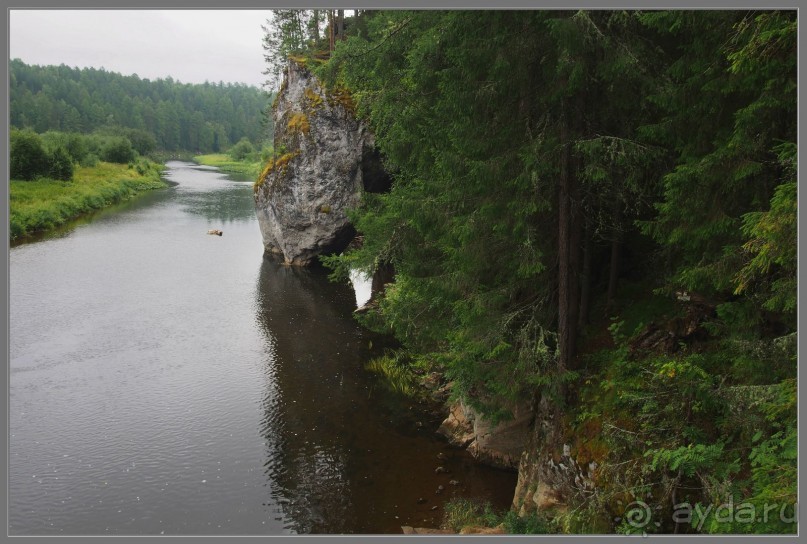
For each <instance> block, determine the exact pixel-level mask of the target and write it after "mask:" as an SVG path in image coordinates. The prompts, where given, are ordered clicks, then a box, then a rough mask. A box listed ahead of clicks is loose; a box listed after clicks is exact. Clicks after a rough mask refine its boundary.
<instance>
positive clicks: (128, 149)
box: [101, 136, 135, 164]
mask: <svg viewBox="0 0 807 544" xmlns="http://www.w3.org/2000/svg"><path fill="white" fill-rule="evenodd" d="M134 159H135V150H134V148H133V147H132V142H130V141H129V139H128V138H124V137H123V136H112V137H110V138H108V139H107V140H106V142H105V143H104V145H103V147H102V148H101V160H104V161H106V162H115V163H118V164H126V163H129V162H132V161H133V160H134Z"/></svg>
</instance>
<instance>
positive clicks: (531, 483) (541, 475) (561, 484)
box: [513, 401, 597, 516]
mask: <svg viewBox="0 0 807 544" xmlns="http://www.w3.org/2000/svg"><path fill="white" fill-rule="evenodd" d="M538 404H539V406H538V407H537V408H536V419H535V422H534V424H533V428H532V432H531V433H530V436H529V440H528V442H527V444H526V448H525V449H524V452H523V454H522V455H521V459H520V460H519V464H518V483H517V484H516V490H515V493H514V496H513V509H514V510H515V511H516V512H518V514H519V515H522V516H523V515H525V514H529V513H533V512H539V511H547V510H553V509H554V510H561V511H562V510H564V509H566V507H567V506H568V505H569V503H570V502H572V501H573V500H575V499H578V500H580V499H583V500H584V499H585V498H587V497H590V496H591V495H592V494H593V493H594V492H595V488H596V486H595V483H594V482H595V474H596V471H597V464H596V463H595V462H581V461H580V459H578V458H577V456H576V453H575V452H574V451H573V450H572V447H571V446H570V445H569V444H566V443H564V438H563V436H562V435H563V432H562V429H561V422H560V421H559V418H557V417H556V414H554V411H553V410H552V409H551V408H550V407H549V406H548V403H547V402H545V401H544V402H539V403H538Z"/></svg>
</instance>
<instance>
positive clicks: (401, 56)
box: [265, 10, 797, 533]
mask: <svg viewBox="0 0 807 544" xmlns="http://www.w3.org/2000/svg"><path fill="white" fill-rule="evenodd" d="M314 15H315V14H314V12H312V11H309V12H299V11H295V10H275V18H274V21H276V24H275V26H274V27H273V28H272V29H269V30H268V31H267V38H266V40H265V44H266V46H267V47H269V48H270V49H272V50H270V51H269V52H268V53H267V55H266V60H267V64H268V71H270V72H271V71H273V70H276V69H277V62H278V61H277V59H278V58H280V57H282V58H288V57H292V59H293V60H292V62H298V63H301V64H304V65H306V66H307V67H308V68H309V69H311V70H313V71H314V72H315V73H316V74H317V75H318V76H319V77H320V79H321V81H322V82H323V85H325V86H326V87H327V88H330V89H338V88H343V89H347V90H349V91H350V93H352V96H353V98H354V100H355V103H356V107H357V111H358V113H359V115H360V116H362V117H363V118H364V119H366V120H367V122H368V123H369V125H370V127H371V129H372V130H373V132H374V134H375V136H376V142H377V145H378V146H379V148H380V150H381V151H382V153H383V156H384V157H385V160H386V164H387V167H388V171H390V172H391V173H393V175H394V183H393V186H392V190H391V191H390V192H389V193H388V194H366V195H365V196H364V200H363V204H362V206H361V207H360V208H359V209H357V210H355V211H354V212H353V215H352V218H353V221H354V224H355V226H356V228H357V230H358V231H359V232H360V233H361V234H362V235H363V240H364V243H363V245H362V246H361V247H358V248H353V249H351V250H350V251H348V252H346V253H345V254H343V255H339V256H334V257H331V258H327V259H326V263H327V264H328V265H329V266H331V267H334V268H335V269H336V271H337V273H339V272H341V273H343V274H345V275H346V274H347V273H348V271H350V270H353V269H356V268H359V269H361V270H363V271H365V272H373V271H374V270H376V269H378V268H379V267H387V268H389V269H392V270H394V272H395V281H394V283H392V284H389V285H388V286H387V287H386V290H385V291H384V295H383V297H380V298H379V300H378V301H377V307H376V309H375V310H374V311H370V312H368V313H366V314H365V317H364V318H363V319H364V320H365V322H366V323H368V324H370V325H371V326H373V327H375V328H379V329H381V330H386V331H389V332H391V333H393V334H394V335H395V336H396V337H397V338H398V339H399V340H400V341H401V343H402V346H403V348H402V349H401V350H399V351H397V352H396V353H394V354H390V356H388V357H387V358H386V359H384V361H382V363H383V365H386V367H388V368H387V371H386V373H387V374H388V375H390V376H398V377H399V378H397V379H400V380H403V379H404V378H400V377H401V376H406V375H407V373H410V374H409V375H411V376H412V379H416V376H417V375H418V373H422V370H423V369H424V368H437V369H440V370H442V371H443V372H445V375H446V377H447V379H448V380H450V381H451V383H452V384H453V395H454V396H455V397H456V398H459V399H462V400H463V401H464V402H467V403H469V404H471V405H473V406H474V407H476V408H477V409H479V410H481V411H482V412H483V413H485V414H487V415H488V416H489V417H491V418H494V419H496V418H497V417H506V416H507V413H508V412H509V410H511V409H512V407H513V406H515V405H518V404H521V403H528V404H533V405H535V406H545V407H547V408H544V410H549V412H548V413H546V412H545V413H542V414H539V415H538V416H537V417H540V418H546V419H545V420H546V421H553V422H554V423H553V425H557V426H560V429H559V430H557V432H558V433H562V434H563V436H565V438H564V440H568V443H569V444H570V445H571V446H572V451H573V452H575V455H576V456H577V459H578V461H579V462H580V463H581V464H584V463H588V462H594V463H596V465H597V467H598V468H597V470H596V474H595V476H594V478H595V480H596V482H597V488H596V490H587V489H579V490H577V491H576V492H574V493H575V494H574V495H573V496H570V497H567V499H568V504H567V507H568V508H566V509H562V510H560V511H555V512H552V515H551V520H552V527H554V530H559V531H561V532H612V531H614V532H637V531H639V532H641V531H642V530H646V531H650V532H654V531H655V532H707V533H725V532H729V533H731V532H740V533H753V532H756V533H764V532H793V531H795V529H796V525H794V524H793V523H788V522H787V520H786V519H784V517H782V516H770V518H768V519H765V520H755V521H754V522H753V523H746V522H743V521H740V520H731V521H720V520H716V519H714V518H709V519H708V520H702V523H700V524H697V525H696V524H688V523H687V522H673V521H671V519H672V517H671V516H672V511H673V508H672V507H673V505H674V504H676V503H685V502H686V503H687V504H690V505H692V506H695V505H697V506H698V507H700V508H703V509H704V510H705V509H706V508H707V507H709V506H710V505H711V506H712V507H714V505H719V504H723V503H724V502H726V501H727V500H731V501H733V504H740V503H743V504H749V505H752V506H753V507H755V508H758V509H759V510H758V511H760V512H761V511H762V508H763V507H765V506H766V505H770V504H772V503H775V504H776V505H777V506H782V507H784V506H788V507H789V508H790V510H789V511H792V509H793V508H794V505H795V502H796V498H797V494H796V487H795V482H796V468H797V458H796V452H797V448H796V446H797V443H796V436H797V434H796V398H797V395H796V380H795V378H796V369H797V359H796V350H795V346H796V309H797V298H796V292H797V289H796V287H797V284H796V270H797V260H796V219H797V184H796V172H797V170H796V156H797V139H796V129H797V115H796V112H797V109H796V105H797V101H796V98H797V97H796V88H797V86H796V74H797V71H796V68H797V51H796V38H797V18H796V12H795V10H790V11H787V10H785V11H772V10H770V11H768V10H762V11H748V10H743V11H739V10H735V11H728V10H726V11H684V10H679V11H605V10H602V11H574V10H570V11H540V10H527V11H403V10H395V11H362V12H360V13H359V15H358V16H357V17H352V18H346V19H345V21H344V25H343V26H344V28H345V32H344V34H343V35H338V39H337V40H336V43H335V45H334V44H333V40H331V44H330V45H331V47H332V48H333V51H332V52H329V51H328V50H327V49H331V47H329V46H328V44H326V45H323V43H322V41H323V40H322V39H321V38H320V34H319V32H318V27H317V25H316V24H309V22H310V21H316V17H315V16H314ZM329 34H331V35H333V32H330V33H329ZM326 48H327V49H326ZM273 51H274V53H273ZM383 365H382V366H383ZM541 432H544V431H541ZM536 433H538V431H536ZM536 436H540V435H539V434H536ZM556 436H557V435H556ZM530 447H532V448H536V449H540V448H542V447H545V446H544V445H543V444H542V443H541V442H540V440H539V441H538V442H533V443H531V446H530ZM534 453H535V455H538V453H536V452H534ZM550 453H551V452H547V451H544V454H547V455H548V454H550ZM635 500H642V501H644V502H645V503H647V504H648V505H649V507H648V508H649V509H652V511H653V512H654V514H653V515H654V519H653V521H654V522H655V521H658V522H659V523H658V524H649V525H646V526H643V527H639V528H637V527H636V526H635V525H634V526H632V525H630V524H629V523H628V522H627V521H628V520H626V519H625V517H624V516H623V514H624V509H623V510H619V504H622V505H624V504H628V503H630V502H632V501H635ZM527 506H529V505H527ZM781 511H783V510H781ZM777 512H780V510H777ZM774 518H775V519H774ZM614 520H616V521H614Z"/></svg>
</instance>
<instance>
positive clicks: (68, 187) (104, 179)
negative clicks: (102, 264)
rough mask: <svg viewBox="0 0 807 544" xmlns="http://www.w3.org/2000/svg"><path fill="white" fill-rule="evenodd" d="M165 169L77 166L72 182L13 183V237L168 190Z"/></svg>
mask: <svg viewBox="0 0 807 544" xmlns="http://www.w3.org/2000/svg"><path fill="white" fill-rule="evenodd" d="M161 170H162V167H161V166H160V165H158V164H155V163H152V162H148V161H145V160H143V159H141V160H139V161H138V163H137V164H136V165H135V166H133V167H130V166H129V165H126V164H112V163H106V162H99V163H98V164H97V165H96V166H92V167H77V168H76V170H75V172H74V174H73V179H72V180H71V181H57V180H53V179H48V178H40V179H38V180H35V181H20V180H11V182H10V187H9V208H10V210H9V211H10V217H9V235H10V237H11V240H18V239H20V238H24V237H26V236H29V235H31V234H34V233H37V232H42V231H46V230H49V229H52V228H55V227H58V226H59V225H62V224H64V223H66V222H67V221H70V220H71V219H75V218H77V217H79V216H81V215H83V214H85V213H88V212H92V211H94V210H98V209H100V208H103V207H104V206H108V205H110V204H114V203H116V202H120V201H122V200H125V199H127V198H130V197H132V196H134V195H136V194H138V193H141V192H143V191H147V190H150V189H158V188H160V187H165V182H163V181H162V180H161V179H160V171H161Z"/></svg>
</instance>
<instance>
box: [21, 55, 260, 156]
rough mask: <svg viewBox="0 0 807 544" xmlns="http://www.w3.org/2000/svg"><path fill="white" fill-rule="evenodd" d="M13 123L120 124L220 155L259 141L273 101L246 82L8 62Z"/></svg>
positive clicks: (49, 126)
mask: <svg viewBox="0 0 807 544" xmlns="http://www.w3.org/2000/svg"><path fill="white" fill-rule="evenodd" d="M9 75H10V82H9V83H10V102H11V104H10V105H11V125H12V126H14V127H18V128H25V127H28V128H31V129H33V130H35V131H36V132H40V133H42V132H46V131H48V130H58V131H64V132H84V133H87V132H92V131H94V130H96V129H98V128H101V127H106V126H121V127H127V128H134V129H141V130H146V131H148V132H150V133H152V134H153V135H154V137H155V139H156V141H157V146H158V147H159V148H160V149H164V150H167V151H173V150H190V151H198V152H217V151H220V150H222V149H226V148H227V147H229V146H230V145H231V144H233V143H235V142H237V141H238V140H240V139H241V138H243V137H247V138H249V139H250V140H251V141H253V142H254V143H259V142H261V141H262V140H264V139H265V138H266V136H267V133H268V132H269V131H270V128H271V127H267V126H266V121H265V119H266V115H265V110H266V107H267V105H268V104H269V103H270V97H269V96H268V95H267V94H266V93H264V92H263V91H261V90H260V89H257V88H256V87H250V86H247V85H244V84H231V83H227V84H223V83H221V82H220V83H204V84H185V83H180V82H178V81H174V80H173V79H172V78H170V77H169V78H167V79H157V80H154V81H152V80H148V79H141V78H140V77H138V76H137V75H131V76H124V75H121V74H118V73H115V72H108V71H106V70H104V69H96V68H82V69H79V68H70V67H69V66H65V65H61V66H30V65H27V64H25V63H24V62H22V61H21V60H20V59H13V60H12V61H11V62H10V74H9Z"/></svg>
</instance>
